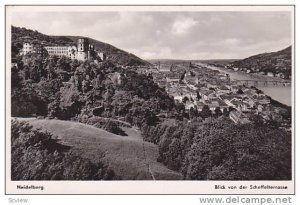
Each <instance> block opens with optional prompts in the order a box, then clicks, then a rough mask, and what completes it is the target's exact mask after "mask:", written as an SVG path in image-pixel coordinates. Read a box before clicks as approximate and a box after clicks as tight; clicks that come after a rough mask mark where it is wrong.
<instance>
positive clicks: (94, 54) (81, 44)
mask: <svg viewBox="0 0 300 205" xmlns="http://www.w3.org/2000/svg"><path fill="white" fill-rule="evenodd" d="M44 51H45V52H46V53H47V54H48V55H49V56H54V55H55V56H58V57H62V56H65V57H67V58H70V59H77V60H80V61H85V60H88V59H92V58H100V59H101V60H102V61H103V60H105V58H106V56H105V54H104V53H103V52H99V51H95V48H94V45H92V44H89V40H88V39H87V38H79V39H78V42H77V46H75V45H68V46H43V45H41V44H31V43H27V42H26V43H24V44H23V49H22V54H23V55H26V54H29V53H37V54H42V53H43V52H44Z"/></svg>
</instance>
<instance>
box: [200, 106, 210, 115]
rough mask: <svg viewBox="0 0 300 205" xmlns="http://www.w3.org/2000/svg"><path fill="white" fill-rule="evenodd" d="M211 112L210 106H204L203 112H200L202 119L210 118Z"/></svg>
mask: <svg viewBox="0 0 300 205" xmlns="http://www.w3.org/2000/svg"><path fill="white" fill-rule="evenodd" d="M211 114H212V113H211V110H210V109H209V107H208V105H204V106H203V108H202V110H201V112H200V115H201V117H203V118H208V117H210V116H211Z"/></svg>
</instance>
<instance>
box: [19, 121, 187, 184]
mask: <svg viewBox="0 0 300 205" xmlns="http://www.w3.org/2000/svg"><path fill="white" fill-rule="evenodd" d="M19 120H25V121H29V123H30V124H31V125H33V127H34V128H41V129H42V130H43V131H48V132H50V133H51V134H53V135H54V136H57V137H58V139H60V141H59V142H60V143H62V144H63V145H65V146H69V147H71V150H72V151H74V152H76V153H78V154H79V155H80V156H82V157H85V158H88V159H90V160H91V161H97V159H98V158H99V157H100V156H101V155H102V154H103V152H104V153H105V156H104V160H105V161H106V162H107V164H108V165H109V168H111V169H112V170H114V172H115V173H116V174H117V175H118V176H122V179H125V180H126V179H127V180H132V179H139V180H152V179H153V176H154V179H156V180H176V179H177V180H178V179H180V178H181V175H180V174H179V173H177V172H175V171H172V170H169V169H168V168H166V167H165V166H164V165H163V164H161V163H159V162H157V161H156V159H157V157H158V147H157V145H155V144H153V143H150V142H144V141H143V139H142V138H141V136H140V131H138V130H135V129H134V128H122V129H124V130H125V132H126V133H127V134H128V136H119V135H115V134H112V133H110V132H106V131H105V130H102V129H99V128H95V127H93V126H89V125H85V124H82V123H76V122H70V121H62V120H37V119H34V118H19ZM149 170H150V171H149Z"/></svg>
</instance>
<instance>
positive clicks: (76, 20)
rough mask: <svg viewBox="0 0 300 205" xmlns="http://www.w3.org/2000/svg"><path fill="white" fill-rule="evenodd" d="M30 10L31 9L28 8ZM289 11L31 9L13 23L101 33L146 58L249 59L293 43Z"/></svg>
mask: <svg viewBox="0 0 300 205" xmlns="http://www.w3.org/2000/svg"><path fill="white" fill-rule="evenodd" d="M24 9H26V8H24ZM291 18H292V16H291V14H290V13H289V12H278V11H276V12H213V11H212V12H146V11H145V12H133V11H131V12H128V11H127V12H120V11H111V12H107V11H106V12H97V11H95V12H28V11H26V12H25V11H22V12H17V13H14V15H12V24H13V25H15V26H20V27H26V28H28V29H33V30H37V31H39V32H41V33H44V34H48V35H76V36H79V35H80V36H87V37H91V38H95V39H97V40H99V41H102V42H106V43H109V44H112V45H114V46H116V47H118V48H120V49H123V50H126V51H128V52H130V53H134V54H135V55H137V56H139V57H141V58H144V59H149V58H150V59H151V58H177V59H205V58H209V59H212V58H236V59H238V58H245V57H248V56H250V55H253V54H258V53H262V52H270V51H277V50H280V49H283V48H285V47H288V46H289V45H291V42H292V39H291V36H292V34H291V33H292V27H291Z"/></svg>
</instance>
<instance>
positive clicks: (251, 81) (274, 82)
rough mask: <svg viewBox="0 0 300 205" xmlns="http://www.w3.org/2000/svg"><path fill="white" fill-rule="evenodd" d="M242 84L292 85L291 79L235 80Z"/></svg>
mask: <svg viewBox="0 0 300 205" xmlns="http://www.w3.org/2000/svg"><path fill="white" fill-rule="evenodd" d="M233 81H235V82H237V83H238V84H241V85H248V86H266V87H267V86H270V87H274V86H276V87H277V86H278V87H285V86H286V87H288V86H291V81H286V80H283V81H278V80H277V81H276V80H233Z"/></svg>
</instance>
